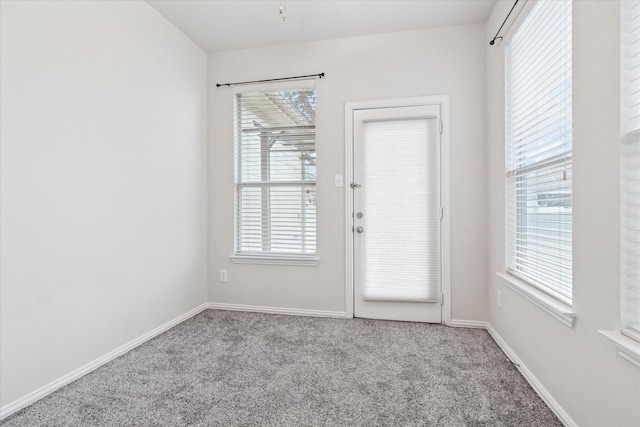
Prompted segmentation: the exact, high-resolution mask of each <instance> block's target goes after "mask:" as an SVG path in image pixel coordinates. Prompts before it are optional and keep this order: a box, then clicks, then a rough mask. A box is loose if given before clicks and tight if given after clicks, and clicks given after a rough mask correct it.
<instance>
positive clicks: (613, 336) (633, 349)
mask: <svg viewBox="0 0 640 427" xmlns="http://www.w3.org/2000/svg"><path fill="white" fill-rule="evenodd" d="M598 332H599V333H600V334H601V335H603V336H604V337H606V338H608V339H609V340H611V341H612V342H613V343H614V344H615V345H616V348H617V350H618V355H619V356H620V357H622V358H623V359H625V360H627V361H628V362H631V363H632V364H634V365H635V366H636V367H638V368H640V342H638V341H636V340H634V339H633V338H629V337H628V336H626V335H623V334H622V333H621V332H620V331H598Z"/></svg>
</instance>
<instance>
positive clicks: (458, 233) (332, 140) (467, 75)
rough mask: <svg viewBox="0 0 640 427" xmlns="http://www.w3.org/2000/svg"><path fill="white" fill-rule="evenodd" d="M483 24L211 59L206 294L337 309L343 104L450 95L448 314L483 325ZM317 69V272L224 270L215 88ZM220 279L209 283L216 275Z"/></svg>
mask: <svg viewBox="0 0 640 427" xmlns="http://www.w3.org/2000/svg"><path fill="white" fill-rule="evenodd" d="M484 43H485V40H484V25H482V24H479V25H472V26H459V27H449V28H438V29H431V30H423V31H412V32H404V33H395V34H386V35H375V36H366V37H354V38H345V39H336V40H329V41H321V42H312V43H301V44H291V45H283V46H273V47H267V48H260V49H247V50H237V51H228V52H220V53H214V54H210V55H209V81H210V87H209V143H210V146H211V150H210V153H209V165H210V167H209V200H210V206H209V221H210V241H209V272H210V273H209V298H210V300H211V301H212V302H216V303H230V304H249V305H258V306H269V307H284V308H298V309H306V310H326V311H333V312H344V311H345V286H346V283H345V237H344V223H345V215H346V214H345V206H344V189H342V188H335V187H334V175H335V174H344V173H345V155H344V151H345V130H344V129H345V123H344V114H345V113H344V112H345V102H347V101H358V100H370V99H386V98H397V97H410V96H420V95H433V94H450V95H451V195H452V200H451V236H452V237H451V254H452V261H451V282H452V289H453V296H452V317H453V318H454V319H464V320H485V312H486V297H485V288H484V281H485V280H484V272H485V255H484V253H485V244H484V243H485V231H484V228H485V227H484V226H485V209H484V200H485V185H484V176H485V167H484V156H485V141H484V140H485V105H486V103H485V89H484V85H485V74H484V73H485V63H484V60H485V58H484ZM320 72H324V73H326V78H325V79H322V80H319V81H317V82H316V85H317V86H316V87H317V116H316V121H317V123H316V125H317V159H318V160H317V161H318V178H317V200H318V254H319V257H320V265H319V266H318V267H290V266H288V267H283V266H258V265H238V264H232V263H231V262H230V261H229V259H228V257H229V255H231V254H232V253H233V200H234V193H233V158H234V155H233V89H232V88H216V87H215V83H225V82H233V81H245V80H256V79H265V78H274V77H283V76H293V75H300V74H312V73H320ZM223 268H224V269H227V270H228V271H229V281H228V283H220V282H219V281H218V271H219V270H220V269H223Z"/></svg>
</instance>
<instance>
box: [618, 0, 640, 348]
mask: <svg viewBox="0 0 640 427" xmlns="http://www.w3.org/2000/svg"><path fill="white" fill-rule="evenodd" d="M621 57H622V67H621V70H622V78H621V83H622V97H621V98H622V106H623V108H622V109H623V111H622V117H623V141H622V150H621V155H622V156H621V181H622V197H621V200H622V207H621V214H622V218H621V237H622V254H621V255H622V256H621V262H622V289H621V299H622V301H621V303H622V304H621V308H622V309H621V312H622V316H621V317H622V319H621V320H622V322H621V323H622V332H623V333H625V334H626V335H628V336H630V337H633V338H635V339H637V340H640V1H626V2H622V56H621Z"/></svg>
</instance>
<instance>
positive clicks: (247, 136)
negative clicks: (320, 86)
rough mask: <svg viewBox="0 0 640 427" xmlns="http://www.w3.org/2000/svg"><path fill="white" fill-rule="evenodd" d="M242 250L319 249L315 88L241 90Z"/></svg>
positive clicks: (238, 183)
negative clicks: (317, 234) (317, 240)
mask: <svg viewBox="0 0 640 427" xmlns="http://www.w3.org/2000/svg"><path fill="white" fill-rule="evenodd" d="M235 107H236V108H235V112H236V128H235V132H236V224H235V225H236V226H235V233H236V236H235V242H236V253H238V254H269V255H277V254H281V255H285V254H286V255H291V254H298V255H313V254H315V253H316V148H315V111H316V93H315V89H313V88H303V89H282V90H273V91H260V92H245V93H237V94H236V106H235Z"/></svg>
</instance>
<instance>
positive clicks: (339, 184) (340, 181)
mask: <svg viewBox="0 0 640 427" xmlns="http://www.w3.org/2000/svg"><path fill="white" fill-rule="evenodd" d="M335 186H336V187H344V177H343V176H342V175H336V176H335Z"/></svg>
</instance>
